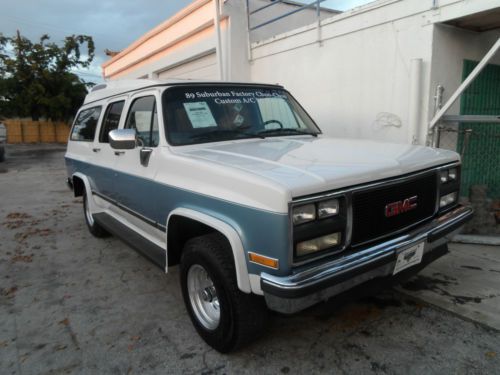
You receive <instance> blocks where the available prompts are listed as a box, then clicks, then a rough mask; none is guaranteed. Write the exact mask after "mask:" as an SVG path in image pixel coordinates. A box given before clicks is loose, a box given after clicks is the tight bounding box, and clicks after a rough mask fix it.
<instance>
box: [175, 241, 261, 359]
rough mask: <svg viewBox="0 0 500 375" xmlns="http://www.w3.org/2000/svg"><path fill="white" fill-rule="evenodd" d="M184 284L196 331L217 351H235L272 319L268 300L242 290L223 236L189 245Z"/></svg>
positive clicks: (182, 277)
mask: <svg viewBox="0 0 500 375" xmlns="http://www.w3.org/2000/svg"><path fill="white" fill-rule="evenodd" d="M180 282H181V288H182V295H183V297H184V303H185V305H186V309H187V310H188V313H189V316H190V318H191V321H192V322H193V325H194V327H195V328H196V330H197V331H198V334H199V335H200V336H201V337H202V338H203V340H205V342H206V343H207V344H208V345H210V346H211V347H213V348H214V349H216V350H217V351H219V352H221V353H227V352H230V351H233V350H235V349H237V348H240V347H241V346H243V345H245V344H247V343H249V342H251V341H253V340H255V339H256V338H257V337H259V336H260V335H261V333H262V332H263V329H264V328H265V325H266V321H267V317H268V310H267V308H266V306H265V303H264V299H263V298H262V297H259V296H256V295H253V294H246V293H243V292H242V291H240V290H239V289H238V285H237V281H236V270H235V267H234V259H233V256H232V252H231V248H230V245H229V243H228V241H227V240H226V238H225V237H224V236H222V235H221V234H219V233H211V234H207V235H204V236H200V237H195V238H192V239H190V240H189V241H188V242H187V243H186V245H185V246H184V250H183V252H182V256H181V262H180Z"/></svg>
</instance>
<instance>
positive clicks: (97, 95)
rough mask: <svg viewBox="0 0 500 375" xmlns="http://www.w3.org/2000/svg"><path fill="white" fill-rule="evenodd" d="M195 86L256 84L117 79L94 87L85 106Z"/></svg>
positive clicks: (192, 80) (187, 80)
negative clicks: (150, 91)
mask: <svg viewBox="0 0 500 375" xmlns="http://www.w3.org/2000/svg"><path fill="white" fill-rule="evenodd" d="M182 83H187V84H193V83H195V84H196V83H214V84H218V83H220V84H231V83H234V84H248V85H252V84H253V85H255V84H256V83H250V82H227V81H217V80H201V79H200V80H194V79H142V78H141V79H117V80H112V81H107V82H105V83H102V84H99V85H95V86H94V87H92V89H91V90H90V92H89V93H88V94H87V96H86V97H85V101H84V102H83V104H84V105H85V104H88V103H92V102H95V101H97V100H101V99H104V98H109V97H112V96H116V95H120V94H124V93H126V92H130V91H136V90H140V89H145V88H147V87H152V86H169V85H176V84H182ZM262 85H263V86H277V85H270V84H268V83H262Z"/></svg>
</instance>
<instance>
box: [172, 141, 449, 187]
mask: <svg viewBox="0 0 500 375" xmlns="http://www.w3.org/2000/svg"><path fill="white" fill-rule="evenodd" d="M178 150H179V151H180V153H181V154H183V155H185V156H189V157H192V158H193V157H194V158H198V159H203V160H205V161H209V162H213V163H217V164H219V165H222V166H227V167H231V168H235V169H238V170H241V171H245V172H248V173H250V174H253V175H257V176H259V177H263V178H266V179H269V180H272V181H273V182H275V183H277V184H279V185H281V186H283V187H284V188H286V189H287V190H289V191H290V193H291V196H292V197H298V196H303V195H308V194H314V193H318V192H322V191H328V190H333V189H338V188H345V187H349V186H353V185H358V184H362V183H367V182H372V181H376V180H380V179H384V178H388V177H396V176H398V175H403V174H407V173H411V172H416V171H419V170H422V169H426V168H429V167H433V166H437V165H441V164H445V163H449V162H453V161H458V160H459V155H458V154H457V153H455V152H452V151H448V150H443V149H434V148H429V147H423V146H415V145H407V144H395V143H385V142H377V141H369V140H354V139H335V138H328V137H324V136H318V137H317V138H314V137H310V136H294V137H279V138H277V137H272V138H266V139H255V140H254V139H252V140H245V141H234V142H224V143H211V144H203V145H196V146H188V147H186V148H183V149H182V151H181V150H180V149H178Z"/></svg>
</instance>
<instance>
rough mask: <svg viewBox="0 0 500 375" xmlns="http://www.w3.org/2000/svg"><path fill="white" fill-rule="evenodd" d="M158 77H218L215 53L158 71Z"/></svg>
mask: <svg viewBox="0 0 500 375" xmlns="http://www.w3.org/2000/svg"><path fill="white" fill-rule="evenodd" d="M158 78H160V79H167V78H181V79H219V71H218V68H217V58H216V55H215V53H211V54H210V55H206V56H202V57H199V58H197V59H194V60H190V61H187V62H186V63H184V64H180V65H177V66H175V67H173V68H171V69H167V70H164V71H163V72H160V73H158Z"/></svg>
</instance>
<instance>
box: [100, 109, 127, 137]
mask: <svg viewBox="0 0 500 375" xmlns="http://www.w3.org/2000/svg"><path fill="white" fill-rule="evenodd" d="M124 104H125V100H122V101H120V102H115V103H111V104H110V105H108V108H107V109H106V113H105V115H104V120H103V121H102V126H101V133H100V134H99V142H101V143H109V132H110V131H111V130H115V129H117V128H118V124H119V123H120V117H121V116H122V111H123V105H124Z"/></svg>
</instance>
